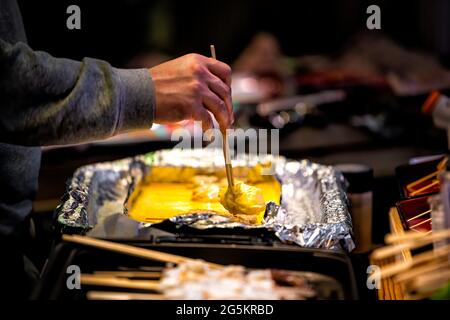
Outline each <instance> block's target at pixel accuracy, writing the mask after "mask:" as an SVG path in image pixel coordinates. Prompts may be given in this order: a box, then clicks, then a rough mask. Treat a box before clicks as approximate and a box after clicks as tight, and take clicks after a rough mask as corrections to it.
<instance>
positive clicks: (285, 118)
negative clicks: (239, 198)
mask: <svg viewBox="0 0 450 320" xmlns="http://www.w3.org/2000/svg"><path fill="white" fill-rule="evenodd" d="M19 4H20V6H21V10H22V13H23V18H24V23H25V27H26V31H27V35H28V41H29V44H30V45H31V47H32V48H34V49H37V50H45V51H47V52H49V53H51V54H52V55H54V56H57V57H67V58H73V59H82V58H83V57H86V56H88V57H94V58H99V59H104V60H107V61H108V62H110V63H111V64H112V65H114V66H116V67H127V68H134V67H151V66H153V65H155V64H158V63H160V62H163V61H166V60H168V59H170V58H174V57H177V56H180V55H183V54H186V53H190V52H196V53H200V54H204V55H209V45H210V44H211V43H213V44H215V46H216V50H217V53H218V58H219V59H221V60H223V61H225V62H227V63H229V64H230V65H232V67H233V72H234V76H233V77H234V78H233V98H234V107H235V113H236V115H237V121H236V126H239V127H243V128H248V127H259V128H277V129H280V154H282V155H284V156H287V157H292V158H308V159H311V160H314V161H317V162H320V163H327V164H339V163H362V164H365V165H368V166H370V167H372V168H373V169H374V173H375V182H374V186H373V188H374V197H375V198H374V213H373V231H374V232H373V238H374V239H373V240H374V242H375V243H381V242H382V240H383V236H384V234H385V233H387V232H388V230H389V226H388V219H387V213H388V209H389V207H390V206H392V205H393V204H394V203H395V202H396V201H397V200H398V197H399V193H398V186H397V183H396V180H395V178H394V172H395V168H396V167H397V166H399V165H401V164H404V163H407V162H408V161H409V160H410V159H411V158H413V157H417V156H424V155H435V154H441V153H443V152H446V150H447V140H446V134H445V132H444V131H443V130H440V129H437V128H435V126H434V125H433V122H432V119H431V117H430V116H429V115H425V114H423V113H422V112H421V106H422V104H423V103H424V101H425V99H426V98H427V96H428V94H429V93H430V92H431V91H432V90H434V89H438V90H441V92H442V93H444V94H446V93H448V90H447V89H448V88H449V87H450V74H449V72H448V70H447V67H450V19H449V18H450V1H445V0H434V1H426V0H410V1H407V2H406V1H387V0H386V1H362V0H341V1H321V0H314V1H288V0H277V1H269V0H258V1H256V0H210V1H206V0H191V1H175V0H122V1H114V2H111V1H87V0H85V1H75V0H70V1H68V0H60V1H57V2H56V1H48V0H44V1H19ZM71 4H77V5H79V6H80V8H81V30H68V29H67V28H66V19H67V17H68V15H67V14H66V8H67V7H68V6H69V5H71ZM372 4H376V5H378V6H379V7H380V8H381V30H368V29H367V27H366V20H367V18H368V16H369V15H368V14H367V13H366V9H367V7H368V6H369V5H372ZM286 98H289V99H286ZM183 125H189V124H186V123H185V124H183ZM153 129H154V130H153V132H152V133H151V134H150V133H149V132H148V130H147V132H145V133H143V134H139V133H136V134H134V135H133V134H131V135H128V136H126V137H119V138H116V139H114V140H111V141H102V142H95V143H89V144H86V145H81V146H80V145H79V146H70V147H64V148H46V149H45V151H44V155H43V160H42V170H41V176H40V190H39V194H38V197H37V199H36V202H35V216H36V220H37V221H39V219H41V220H42V221H43V222H42V223H41V224H38V228H41V229H42V230H41V232H45V230H46V228H47V229H48V228H49V224H47V225H46V224H45V221H47V220H48V219H47V220H46V217H48V216H51V213H52V211H53V208H55V206H56V205H57V204H58V203H59V199H60V197H61V196H62V194H63V193H64V190H65V184H66V181H67V180H68V179H70V177H71V176H72V174H73V172H74V170H75V169H76V168H78V167H79V166H81V165H84V164H88V163H93V162H98V161H107V160H114V159H119V158H123V157H127V156H133V155H136V154H141V153H145V152H148V151H152V150H156V149H160V148H168V147H171V146H172V145H173V142H171V141H170V139H169V136H170V130H171V128H170V127H169V128H168V127H160V126H156V127H154V128H153ZM38 233H39V230H38Z"/></svg>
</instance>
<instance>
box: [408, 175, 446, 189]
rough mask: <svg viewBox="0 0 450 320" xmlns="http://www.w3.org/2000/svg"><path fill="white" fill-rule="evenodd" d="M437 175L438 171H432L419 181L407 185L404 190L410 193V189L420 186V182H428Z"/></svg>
mask: <svg viewBox="0 0 450 320" xmlns="http://www.w3.org/2000/svg"><path fill="white" fill-rule="evenodd" d="M438 174H439V171H434V172H433V173H430V174H428V175H426V176H425V177H422V178H420V179H418V180H416V181H414V182H411V183H408V184H407V185H406V189H407V190H408V191H411V189H414V187H415V186H417V185H419V184H421V183H422V182H425V181H427V180H430V179H432V178H434V177H435V176H437V175H438Z"/></svg>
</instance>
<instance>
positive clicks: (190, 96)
mask: <svg viewBox="0 0 450 320" xmlns="http://www.w3.org/2000/svg"><path fill="white" fill-rule="evenodd" d="M149 72H150V74H151V76H152V78H153V83H154V86H155V97H156V112H155V119H154V121H155V122H156V123H170V122H177V121H181V120H188V119H193V120H196V121H201V122H202V128H203V130H205V131H206V130H208V129H211V128H213V121H212V118H211V114H210V113H208V111H210V112H211V113H212V114H213V115H214V117H215V118H216V120H217V122H218V123H219V125H220V128H221V129H222V130H224V129H226V128H228V127H229V126H230V125H231V124H232V123H233V122H234V116H233V106H232V103H231V68H230V67H229V66H228V65H227V64H225V63H223V62H220V61H217V60H214V59H212V58H208V57H205V56H202V55H198V54H188V55H185V56H182V57H180V58H177V59H174V60H170V61H168V62H165V63H162V64H160V65H158V66H156V67H153V68H151V69H149Z"/></svg>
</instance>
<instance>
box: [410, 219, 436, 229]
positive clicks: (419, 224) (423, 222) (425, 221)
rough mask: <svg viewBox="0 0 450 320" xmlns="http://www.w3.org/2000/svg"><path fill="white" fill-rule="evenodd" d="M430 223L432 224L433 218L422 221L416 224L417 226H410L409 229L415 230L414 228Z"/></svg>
mask: <svg viewBox="0 0 450 320" xmlns="http://www.w3.org/2000/svg"><path fill="white" fill-rule="evenodd" d="M428 222H431V218H429V219H426V220H423V221H420V222H418V223H416V224H415V225H412V226H410V227H409V228H410V229H414V228H417V227H418V226H421V225H423V224H425V223H428Z"/></svg>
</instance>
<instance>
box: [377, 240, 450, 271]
mask: <svg viewBox="0 0 450 320" xmlns="http://www.w3.org/2000/svg"><path fill="white" fill-rule="evenodd" d="M448 254H450V245H446V246H443V247H440V248H438V249H434V250H430V251H427V252H424V253H419V254H417V255H415V256H414V257H413V258H412V259H411V260H409V261H402V262H400V263H393V264H390V265H387V266H386V267H383V268H381V270H380V277H381V278H387V277H391V276H393V275H395V274H398V273H400V272H403V271H406V270H408V269H410V268H411V267H413V266H416V265H420V264H424V263H429V262H432V261H433V260H436V259H440V258H443V257H446V256H447V255H448Z"/></svg>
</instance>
